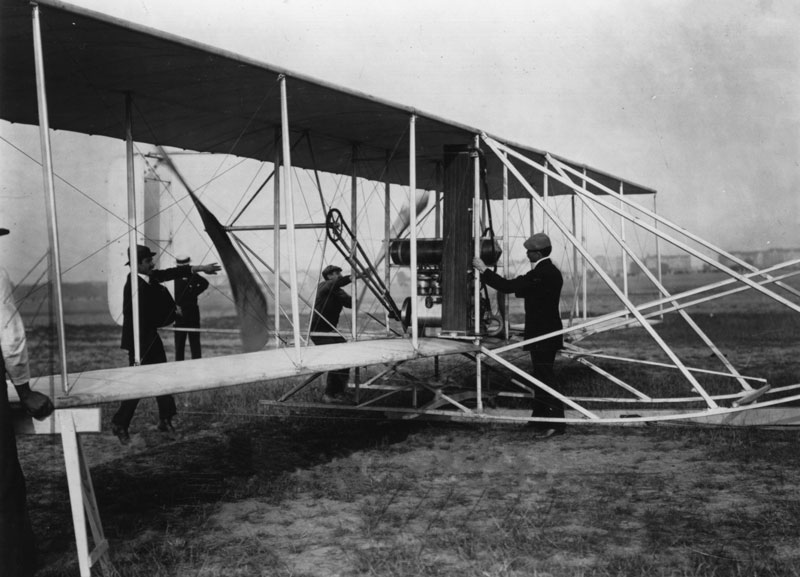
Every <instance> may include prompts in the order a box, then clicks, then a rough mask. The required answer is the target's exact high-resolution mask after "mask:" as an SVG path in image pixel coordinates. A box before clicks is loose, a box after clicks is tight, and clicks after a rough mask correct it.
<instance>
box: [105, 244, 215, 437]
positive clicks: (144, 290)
mask: <svg viewBox="0 0 800 577" xmlns="http://www.w3.org/2000/svg"><path fill="white" fill-rule="evenodd" d="M154 256H156V254H155V253H154V252H153V251H152V250H150V248H149V247H147V246H144V245H141V244H140V245H137V246H136V260H137V261H138V267H137V270H138V273H139V274H138V276H139V278H138V279H137V286H138V296H139V354H140V356H141V360H140V363H139V364H142V365H155V364H157V363H166V362H167V353H166V352H165V351H164V343H163V342H162V341H161V337H160V336H159V335H158V327H163V326H166V325H169V324H172V322H173V321H174V320H175V301H174V300H173V299H172V296H171V295H170V294H169V291H168V290H167V289H166V287H163V286H161V283H162V282H164V281H168V280H175V279H176V278H178V277H180V276H186V275H190V274H192V273H196V272H202V273H205V274H217V272H218V271H220V270H221V268H220V266H219V265H218V264H217V263H211V264H201V265H198V266H192V265H188V264H187V265H182V266H177V267H174V268H168V269H164V270H158V269H156V268H155V264H154V263H153V257H154ZM126 264H128V263H126ZM120 348H122V349H125V350H127V351H128V362H129V364H130V365H131V366H133V365H135V364H136V358H135V348H134V340H133V298H132V296H131V276H130V275H128V280H127V281H126V282H125V288H124V289H123V292H122V342H121V343H120ZM156 402H157V403H158V430H159V431H161V432H167V431H172V430H174V427H173V425H172V418H173V417H174V416H175V415H176V414H177V412H178V411H177V408H176V406H175V399H174V398H173V396H172V395H160V396H158V397H156ZM138 404H139V399H129V400H127V401H122V403H121V404H120V406H119V409H118V410H117V412H116V413H115V414H114V416H113V417H112V419H111V431H112V432H113V433H114V435H116V436H117V438H118V439H119V440H120V442H121V443H122V444H123V445H127V444H128V443H130V433H129V432H128V427H129V426H130V424H131V420H132V419H133V413H134V412H135V411H136V406H137V405H138Z"/></svg>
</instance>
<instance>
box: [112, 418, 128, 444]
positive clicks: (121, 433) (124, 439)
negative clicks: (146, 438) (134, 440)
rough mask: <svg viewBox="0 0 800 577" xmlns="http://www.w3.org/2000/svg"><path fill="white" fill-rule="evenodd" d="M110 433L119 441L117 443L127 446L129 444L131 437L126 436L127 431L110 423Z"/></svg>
mask: <svg viewBox="0 0 800 577" xmlns="http://www.w3.org/2000/svg"><path fill="white" fill-rule="evenodd" d="M111 432H112V433H113V434H114V436H116V437H117V438H118V439H119V442H120V443H122V444H123V445H127V444H129V443H130V442H131V436H130V434H128V430H127V429H123V428H122V427H120V426H119V425H117V424H115V423H111Z"/></svg>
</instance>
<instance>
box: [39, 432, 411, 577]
mask: <svg viewBox="0 0 800 577" xmlns="http://www.w3.org/2000/svg"><path fill="white" fill-rule="evenodd" d="M417 427H418V425H416V424H413V423H400V422H382V421H343V420H342V421H339V420H337V421H325V422H317V421H312V420H308V421H302V422H282V421H275V420H268V421H263V420H262V421H253V422H242V423H238V424H231V425H227V426H223V427H216V428H215V430H214V431H213V434H210V433H207V432H205V433H204V431H203V428H202V426H197V423H194V424H193V426H192V427H191V428H192V429H194V428H197V434H192V433H189V434H188V435H186V438H183V439H179V440H176V441H173V442H165V443H162V444H160V445H156V446H151V447H147V448H143V449H142V450H139V451H136V452H134V451H126V450H120V455H119V457H117V458H115V459H113V460H111V461H107V462H105V463H103V464H101V465H97V466H95V467H93V468H92V472H91V474H92V481H93V485H94V489H95V493H96V497H97V504H98V507H99V510H100V513H101V518H102V522H103V528H104V531H105V536H106V538H107V539H108V541H109V543H110V546H111V551H112V559H113V560H114V563H115V565H116V568H117V570H118V571H120V574H121V575H125V574H126V571H125V566H126V565H128V563H127V562H126V560H127V559H130V562H131V566H135V565H136V564H137V563H139V564H140V563H141V556H140V554H136V550H137V549H138V550H139V552H140V553H141V554H143V553H144V551H146V550H147V547H152V544H153V539H154V538H155V539H156V540H157V541H160V540H161V537H160V536H166V535H167V534H181V533H185V532H188V530H189V529H190V528H193V527H197V526H199V525H202V524H203V522H204V521H205V519H206V518H207V517H208V515H210V514H211V513H213V511H214V509H215V507H216V505H217V504H218V503H220V502H221V501H224V502H231V501H236V500H241V499H247V498H251V497H253V496H255V495H258V496H259V497H262V498H264V497H266V498H268V499H270V500H273V499H274V500H280V499H281V498H282V496H283V494H284V493H285V492H286V491H290V490H291V489H292V488H291V486H290V485H289V484H288V483H287V482H286V480H285V478H286V477H287V476H288V474H289V473H291V472H292V471H295V470H297V469H303V468H310V467H314V466H317V465H320V464H323V463H326V462H329V461H331V460H333V459H335V458H341V457H345V456H347V455H350V454H352V453H354V452H356V451H362V450H364V449H369V448H376V447H381V446H387V445H390V444H393V443H397V442H401V441H403V440H405V439H406V438H407V437H408V435H409V433H411V432H412V431H413V430H415V429H416V428H417ZM28 485H29V503H30V509H31V518H32V521H33V525H34V531H35V533H36V534H37V535H39V536H40V540H39V550H40V553H41V565H42V568H41V570H40V571H39V572H38V573H37V576H41V577H44V576H48V577H55V576H62V575H64V576H66V575H74V574H77V556H76V552H75V544H74V539H75V537H74V532H73V529H72V518H71V512H70V508H69V496H68V493H67V483H66V478H65V476H64V475H63V474H59V475H54V476H51V477H49V478H39V477H38V476H37V477H35V478H33V479H31V480H30V482H29V484H28ZM40 497H45V498H40ZM148 535H149V536H148ZM140 542H141V543H140ZM139 567H141V565H139ZM134 574H135V573H134ZM154 574H168V572H166V573H162V572H157V573H154Z"/></svg>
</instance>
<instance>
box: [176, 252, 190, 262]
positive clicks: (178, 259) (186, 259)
mask: <svg viewBox="0 0 800 577" xmlns="http://www.w3.org/2000/svg"><path fill="white" fill-rule="evenodd" d="M175 262H176V263H177V264H189V263H190V262H192V257H190V256H187V255H185V254H181V255H178V256H176V257H175Z"/></svg>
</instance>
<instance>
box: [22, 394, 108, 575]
mask: <svg viewBox="0 0 800 577" xmlns="http://www.w3.org/2000/svg"><path fill="white" fill-rule="evenodd" d="M100 421H101V410H100V409H99V408H80V409H57V410H56V411H55V412H54V413H53V414H52V415H51V416H50V417H48V418H47V419H44V420H43V421H34V420H33V419H31V418H30V417H18V418H15V421H14V427H15V429H16V431H17V433H18V434H34V435H59V434H60V435H61V445H62V448H63V450H64V466H65V470H66V475H67V486H68V489H69V501H70V509H71V511H72V525H73V528H74V531H75V547H76V549H77V553H78V568H79V570H80V575H81V577H91V575H92V567H93V566H94V565H95V564H96V563H98V562H99V563H100V568H101V571H102V573H103V575H108V576H110V575H113V574H114V573H115V571H114V567H113V565H112V563H111V559H110V557H109V554H108V553H109V546H108V541H107V540H106V538H105V535H104V533H103V524H102V522H101V520H100V510H99V509H98V507H97V499H96V498H95V493H94V486H93V485H92V476H91V472H90V470H89V465H88V464H87V463H86V458H85V456H84V453H83V446H82V444H81V439H80V436H79V435H78V433H99V432H100V431H101V425H100ZM87 522H88V525H89V530H90V531H91V540H92V542H93V543H94V547H93V548H90V546H89V533H88V531H87V530H86V525H87Z"/></svg>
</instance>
